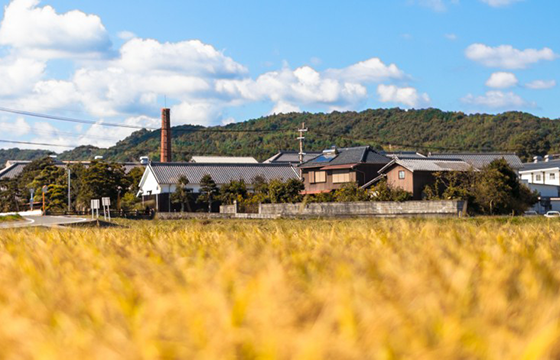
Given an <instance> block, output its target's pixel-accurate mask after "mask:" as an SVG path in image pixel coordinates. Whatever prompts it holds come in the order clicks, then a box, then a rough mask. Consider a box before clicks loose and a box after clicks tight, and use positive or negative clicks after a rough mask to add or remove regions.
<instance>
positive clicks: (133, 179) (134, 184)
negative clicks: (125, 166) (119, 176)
mask: <svg viewBox="0 0 560 360" xmlns="http://www.w3.org/2000/svg"><path fill="white" fill-rule="evenodd" d="M144 171H145V169H144V167H143V166H138V167H135V168H134V169H132V170H130V172H129V173H128V174H127V178H128V182H129V183H130V187H129V188H128V189H127V190H128V191H130V192H131V193H133V194H134V195H136V194H138V190H139V186H140V180H142V176H144Z"/></svg>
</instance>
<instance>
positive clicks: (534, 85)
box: [525, 80, 556, 90]
mask: <svg viewBox="0 0 560 360" xmlns="http://www.w3.org/2000/svg"><path fill="white" fill-rule="evenodd" d="M555 86H556V80H534V81H531V82H530V83H527V84H525V87H527V88H529V89H533V90H543V89H551V88H553V87H555Z"/></svg>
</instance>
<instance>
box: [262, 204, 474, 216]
mask: <svg viewBox="0 0 560 360" xmlns="http://www.w3.org/2000/svg"><path fill="white" fill-rule="evenodd" d="M465 206H466V203H465V202H464V201H406V202H377V201H373V202H348V203H310V204H303V203H297V204H262V205H261V206H260V213H261V214H280V215H282V216H301V215H303V216H354V215H357V216H359V215H373V216H406V215H408V216H415V215H418V216H426V215H428V216H430V215H433V216H460V215H461V214H462V213H463V211H465V210H466V207H465Z"/></svg>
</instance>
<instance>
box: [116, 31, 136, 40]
mask: <svg viewBox="0 0 560 360" xmlns="http://www.w3.org/2000/svg"><path fill="white" fill-rule="evenodd" d="M117 36H118V37H119V39H122V40H130V39H133V38H135V37H136V34H135V33H133V32H132V31H120V32H119V33H118V34H117Z"/></svg>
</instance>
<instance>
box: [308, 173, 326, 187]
mask: <svg viewBox="0 0 560 360" xmlns="http://www.w3.org/2000/svg"><path fill="white" fill-rule="evenodd" d="M324 182H327V174H326V172H325V171H310V172H309V183H310V184H315V183H324Z"/></svg>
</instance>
